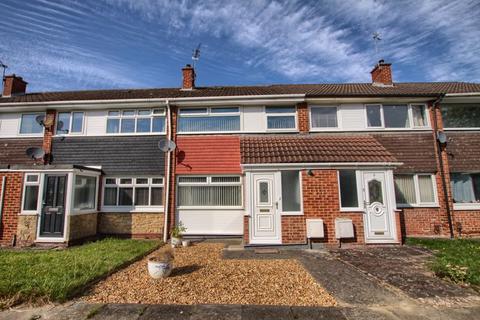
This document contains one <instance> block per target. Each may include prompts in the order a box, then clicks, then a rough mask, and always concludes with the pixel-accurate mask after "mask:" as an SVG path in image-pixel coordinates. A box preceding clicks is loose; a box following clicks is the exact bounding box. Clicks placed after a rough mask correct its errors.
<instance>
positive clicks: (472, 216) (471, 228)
mask: <svg viewBox="0 0 480 320" xmlns="http://www.w3.org/2000/svg"><path fill="white" fill-rule="evenodd" d="M453 217H454V224H453V225H454V230H455V233H456V234H457V235H459V236H462V237H479V236H480V210H455V211H454V213H453Z"/></svg>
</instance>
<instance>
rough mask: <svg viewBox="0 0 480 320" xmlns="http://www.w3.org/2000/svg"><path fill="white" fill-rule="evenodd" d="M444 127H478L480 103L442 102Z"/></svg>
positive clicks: (479, 123)
mask: <svg viewBox="0 0 480 320" xmlns="http://www.w3.org/2000/svg"><path fill="white" fill-rule="evenodd" d="M441 108H442V119H443V126H444V127H445V128H480V105H475V104H442V106H441Z"/></svg>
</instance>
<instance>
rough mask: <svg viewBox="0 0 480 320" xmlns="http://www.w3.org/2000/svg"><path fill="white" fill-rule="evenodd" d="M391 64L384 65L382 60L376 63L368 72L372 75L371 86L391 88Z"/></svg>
mask: <svg viewBox="0 0 480 320" xmlns="http://www.w3.org/2000/svg"><path fill="white" fill-rule="evenodd" d="M391 66H392V64H391V63H385V61H384V60H380V61H378V63H377V65H376V66H375V68H373V70H372V71H371V72H370V73H371V74H372V84H373V85H374V86H379V87H391V86H393V79H392V67H391Z"/></svg>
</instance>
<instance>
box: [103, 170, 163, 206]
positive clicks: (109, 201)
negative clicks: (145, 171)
mask: <svg viewBox="0 0 480 320" xmlns="http://www.w3.org/2000/svg"><path fill="white" fill-rule="evenodd" d="M103 206H104V207H127V208H134V207H160V206H163V178H162V177H154V178H146V177H145V178H143V177H140V178H133V177H125V178H109V177H107V178H105V180H104V190H103Z"/></svg>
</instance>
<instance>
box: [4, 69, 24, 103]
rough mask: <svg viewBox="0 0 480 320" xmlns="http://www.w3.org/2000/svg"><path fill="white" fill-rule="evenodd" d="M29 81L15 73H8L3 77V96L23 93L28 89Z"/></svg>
mask: <svg viewBox="0 0 480 320" xmlns="http://www.w3.org/2000/svg"><path fill="white" fill-rule="evenodd" d="M27 84H28V82H26V81H24V80H23V79H22V77H19V76H17V75H15V74H11V75H7V76H5V77H4V78H3V94H2V97H5V98H6V97H11V96H18V95H23V94H25V92H26V91H27Z"/></svg>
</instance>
